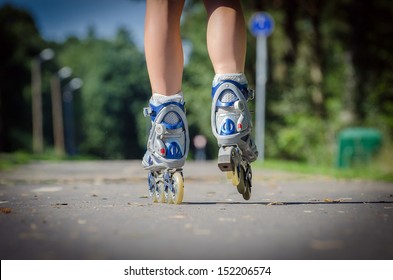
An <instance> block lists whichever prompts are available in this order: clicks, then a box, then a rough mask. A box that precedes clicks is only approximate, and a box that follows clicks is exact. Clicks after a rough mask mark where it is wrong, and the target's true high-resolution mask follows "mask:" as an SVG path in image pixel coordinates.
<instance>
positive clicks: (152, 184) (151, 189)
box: [147, 172, 157, 202]
mask: <svg viewBox="0 0 393 280" xmlns="http://www.w3.org/2000/svg"><path fill="white" fill-rule="evenodd" d="M147 182H148V185H149V190H148V192H149V197H150V198H151V199H152V201H153V202H157V196H156V190H157V183H156V179H155V178H154V176H153V174H152V173H151V172H149V175H148V177H147Z"/></svg>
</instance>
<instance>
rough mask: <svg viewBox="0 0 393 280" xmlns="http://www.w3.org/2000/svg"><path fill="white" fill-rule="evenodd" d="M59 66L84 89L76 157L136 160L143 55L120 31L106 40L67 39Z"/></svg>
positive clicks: (141, 134) (144, 83)
mask: <svg viewBox="0 0 393 280" xmlns="http://www.w3.org/2000/svg"><path fill="white" fill-rule="evenodd" d="M59 62H60V63H61V64H62V65H67V66H69V67H71V68H72V69H73V70H74V74H75V75H76V76H78V77H80V78H82V80H83V82H84V85H83V87H82V89H81V91H80V93H79V94H80V96H79V106H80V108H79V111H80V116H79V117H78V128H79V139H80V142H79V144H80V145H79V147H80V152H81V153H84V154H91V155H95V156H98V157H101V158H107V159H108V158H112V159H116V158H118V159H119V158H139V157H141V154H142V152H143V148H142V147H143V145H145V144H146V143H145V141H144V140H145V130H144V129H143V126H144V125H146V121H145V120H141V117H143V115H142V108H143V106H144V105H146V102H147V99H148V97H149V81H148V78H147V72H146V66H145V62H144V57H143V54H141V53H140V52H139V50H138V49H137V48H136V46H135V45H134V43H133V41H132V39H131V37H130V35H129V34H128V32H127V31H126V30H122V29H121V30H119V32H118V35H117V37H116V39H115V40H114V41H113V42H111V41H105V40H99V39H95V38H94V37H93V35H92V36H90V38H88V39H86V40H83V41H78V40H74V39H71V40H69V41H68V42H66V43H65V45H64V46H63V47H62V48H61V50H59Z"/></svg>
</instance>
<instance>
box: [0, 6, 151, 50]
mask: <svg viewBox="0 0 393 280" xmlns="http://www.w3.org/2000/svg"><path fill="white" fill-rule="evenodd" d="M6 3H9V4H12V5H14V6H17V7H21V8H24V9H27V10H29V11H30V13H31V14H32V16H33V18H34V19H35V22H36V25H37V27H38V29H39V31H40V34H41V36H42V37H43V38H44V39H46V40H51V41H58V42H62V41H64V40H65V39H66V38H67V37H68V36H70V35H75V36H78V37H84V36H86V34H87V30H88V27H89V26H93V27H94V28H95V31H96V35H97V36H98V37H100V38H108V39H110V38H113V37H114V36H115V34H116V31H117V29H118V28H119V27H125V28H127V30H129V31H130V32H131V34H132V36H133V38H134V40H135V43H136V45H137V46H138V47H139V48H141V49H142V48H143V26H144V18H145V7H146V4H145V1H135V0H134V1H133V0H0V7H2V6H3V5H5V4H6Z"/></svg>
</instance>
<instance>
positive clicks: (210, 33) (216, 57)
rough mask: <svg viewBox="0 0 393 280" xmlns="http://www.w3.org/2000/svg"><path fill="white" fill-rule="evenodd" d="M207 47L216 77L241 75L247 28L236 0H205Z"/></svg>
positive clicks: (239, 4) (238, 2)
mask: <svg viewBox="0 0 393 280" xmlns="http://www.w3.org/2000/svg"><path fill="white" fill-rule="evenodd" d="M204 4H205V7H206V11H207V14H208V24H207V48H208V52H209V56H210V59H211V61H212V64H213V67H214V71H215V73H216V74H226V73H243V72H244V63H245V56H246V27H245V22H244V16H243V11H242V7H241V3H240V1H239V0H218V1H212V0H204Z"/></svg>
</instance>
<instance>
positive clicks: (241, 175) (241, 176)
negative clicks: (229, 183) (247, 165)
mask: <svg viewBox="0 0 393 280" xmlns="http://www.w3.org/2000/svg"><path fill="white" fill-rule="evenodd" d="M244 177H245V176H244V169H243V167H240V172H239V176H238V184H237V185H236V187H237V191H238V192H239V193H240V194H244V193H245V189H246V186H245V180H244Z"/></svg>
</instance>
